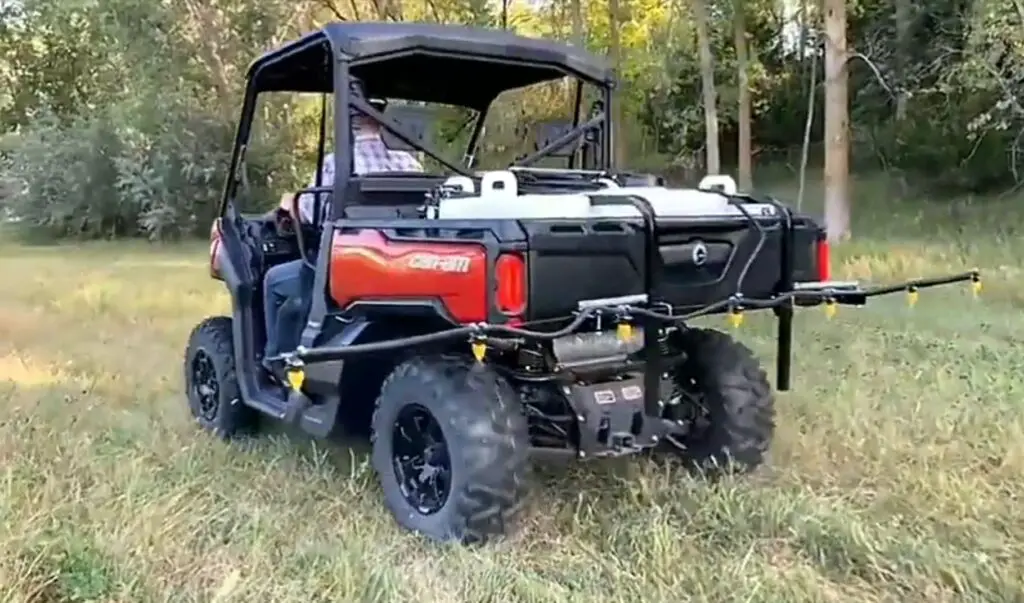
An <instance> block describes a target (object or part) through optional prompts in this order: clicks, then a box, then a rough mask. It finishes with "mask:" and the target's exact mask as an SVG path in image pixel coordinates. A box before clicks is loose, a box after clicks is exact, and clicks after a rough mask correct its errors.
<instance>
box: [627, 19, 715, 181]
mask: <svg viewBox="0 0 1024 603" xmlns="http://www.w3.org/2000/svg"><path fill="white" fill-rule="evenodd" d="M613 1H614V0H613ZM704 2H705V0H693V20H694V23H695V25H696V26H697V46H698V51H699V53H700V80H701V90H702V96H703V97H704V136H705V141H706V151H707V165H706V166H705V171H706V172H707V173H708V174H718V173H720V172H721V171H722V157H721V154H720V153H719V150H718V107H717V104H716V98H717V95H716V93H715V63H714V59H713V58H712V56H711V39H710V38H709V37H708V9H707V6H706V5H705V4H704Z"/></svg>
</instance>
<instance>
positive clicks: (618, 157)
mask: <svg viewBox="0 0 1024 603" xmlns="http://www.w3.org/2000/svg"><path fill="white" fill-rule="evenodd" d="M621 2H622V0H608V23H609V25H610V29H609V36H608V54H609V55H610V56H611V61H612V65H614V66H615V69H616V70H618V71H619V73H621V72H622V41H621V38H620V35H619V28H620V27H621V26H622V22H623V18H622V6H621ZM614 97H615V98H614V106H613V107H612V108H613V109H614V113H613V117H614V125H613V134H612V140H613V141H614V148H613V149H612V153H613V154H614V159H615V163H614V165H616V166H621V165H622V159H623V156H624V155H625V152H624V151H625V146H624V145H625V142H626V141H625V140H623V137H622V125H623V124H622V116H623V115H624V113H623V111H622V94H619V92H618V91H616V92H615V95H614Z"/></svg>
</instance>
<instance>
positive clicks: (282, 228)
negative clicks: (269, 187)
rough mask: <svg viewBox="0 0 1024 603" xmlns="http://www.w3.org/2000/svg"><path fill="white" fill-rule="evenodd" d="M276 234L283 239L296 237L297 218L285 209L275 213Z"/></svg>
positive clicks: (279, 209) (281, 208) (280, 208)
mask: <svg viewBox="0 0 1024 603" xmlns="http://www.w3.org/2000/svg"><path fill="white" fill-rule="evenodd" d="M274 233H275V234H276V235H277V236H279V237H282V238H286V237H292V236H295V218H293V217H292V215H291V212H289V211H288V210H287V209H284V208H283V207H279V208H278V209H277V210H276V211H275V212H274Z"/></svg>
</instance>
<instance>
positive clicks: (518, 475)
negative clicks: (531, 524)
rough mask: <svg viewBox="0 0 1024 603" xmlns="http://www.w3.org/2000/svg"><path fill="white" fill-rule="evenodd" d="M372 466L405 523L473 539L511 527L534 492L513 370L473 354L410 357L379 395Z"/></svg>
mask: <svg viewBox="0 0 1024 603" xmlns="http://www.w3.org/2000/svg"><path fill="white" fill-rule="evenodd" d="M373 466H374V468H375V469H376V471H377V474H378V476H379V478H380V483H381V487H382V489H383V490H384V499H385V502H386V504H387V506H388V508H389V509H390V511H391V512H392V513H393V514H394V516H395V518H396V519H397V521H398V523H399V524H400V525H402V526H403V527H404V528H406V529H409V530H412V531H415V532H419V533H422V534H424V535H426V536H427V537H429V538H431V539H433V540H437V541H455V542H460V543H464V544H475V543H483V542H485V541H487V540H489V539H491V538H493V537H495V536H500V535H503V534H505V533H507V532H508V531H509V530H510V529H511V527H512V526H513V525H514V523H515V520H516V519H517V517H518V515H519V512H520V510H521V508H522V506H523V501H524V498H525V494H526V490H527V479H528V471H529V437H528V434H527V425H526V419H525V417H524V416H523V414H522V411H521V405H520V403H519V399H518V397H517V396H516V393H515V391H514V390H513V389H512V387H511V386H510V385H509V384H508V383H507V382H506V381H505V379H504V378H502V377H501V376H499V375H497V374H496V373H494V372H493V371H492V370H490V369H488V368H487V367H485V366H482V365H474V364H473V363H472V361H466V360H463V359H461V358H448V357H431V358H424V359H415V360H411V361H408V362H405V363H402V364H400V365H398V367H396V368H395V370H394V371H393V372H392V373H391V375H390V376H388V378H387V379H386V380H385V382H384V385H383V386H382V388H381V393H380V397H379V398H378V399H377V404H376V410H375V412H374V415H373Z"/></svg>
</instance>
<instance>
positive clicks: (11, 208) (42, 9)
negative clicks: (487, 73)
mask: <svg viewBox="0 0 1024 603" xmlns="http://www.w3.org/2000/svg"><path fill="white" fill-rule="evenodd" d="M619 4H620V9H621V12H622V18H621V20H620V21H619V22H613V20H612V19H611V18H610V13H609V6H608V0H580V2H578V5H579V7H580V9H581V11H580V12H581V14H582V19H583V21H582V22H581V23H580V25H581V26H582V33H583V40H582V43H584V44H585V45H586V46H587V47H588V48H589V49H590V50H592V51H594V52H598V53H605V52H607V49H608V47H609V44H610V42H611V40H612V34H613V32H614V33H616V34H617V38H618V42H619V44H620V47H621V53H620V54H621V60H622V62H621V63H620V64H619V65H618V66H617V67H618V70H619V73H620V74H621V77H622V79H623V85H622V86H621V95H620V101H621V103H622V105H623V107H624V111H623V114H624V115H623V120H624V121H623V127H622V128H621V131H620V133H621V135H622V139H623V140H624V141H625V145H626V147H627V149H626V150H627V151H628V153H629V157H630V164H631V165H632V166H633V167H643V168H644V169H659V167H663V166H664V164H665V163H666V162H670V163H672V164H673V168H672V169H677V168H682V169H683V170H687V171H694V172H699V171H700V169H701V167H700V166H701V163H702V158H701V157H702V149H703V145H704V140H705V136H704V119H703V113H702V106H701V98H700V73H699V69H698V64H697V51H696V34H695V29H694V27H693V21H692V17H691V15H690V11H689V6H688V4H687V3H686V2H682V1H680V0H671V1H670V2H656V1H654V0H620V2H619ZM791 4H792V5H794V6H790V5H791ZM799 4H802V3H779V2H777V1H776V0H749V1H748V2H745V3H744V10H745V20H746V29H747V43H748V46H749V51H750V64H749V66H748V73H747V77H748V81H749V85H750V87H751V93H752V101H753V119H754V123H753V128H752V130H753V133H754V146H755V148H756V149H759V150H761V151H764V150H767V151H769V154H772V155H775V154H777V153H780V154H786V155H790V156H792V155H793V149H797V148H799V146H800V145H801V143H802V139H803V133H804V122H805V119H806V111H807V95H808V84H809V79H810V69H811V59H810V57H811V55H812V54H813V53H819V54H820V53H821V52H822V50H823V44H824V43H823V42H822V36H821V35H820V28H821V26H820V15H818V14H817V13H818V10H817V8H816V6H817V4H816V3H814V2H809V3H807V9H808V15H807V18H806V19H804V18H802V17H801V16H800V15H794V14H792V11H793V9H794V8H796V5H799ZM573 6H574V2H573V0H550V1H548V2H544V3H540V4H536V3H531V4H528V5H527V4H523V3H512V4H511V5H510V7H509V16H508V23H509V27H511V28H514V29H516V30H518V31H520V32H522V33H526V34H529V35H539V36H545V37H554V38H561V39H566V40H568V39H570V38H571V36H572V35H573V31H574V30H575V27H574V25H573V14H574V9H573ZM732 6H733V5H732V3H731V2H729V1H728V0H716V1H713V2H710V3H709V8H710V17H711V23H710V24H709V31H710V37H711V44H712V51H713V55H714V57H715V82H716V85H717V88H718V96H719V102H718V112H719V123H720V135H721V138H722V145H721V146H722V150H723V154H724V156H723V162H724V164H725V165H726V166H729V165H731V164H733V162H734V155H735V145H734V144H733V143H732V141H734V140H735V138H736V119H737V107H736V103H737V97H738V94H737V82H738V75H737V67H736V55H735V50H734V42H733V40H734V32H733V24H732V18H733V14H732V13H733V11H732ZM1015 7H1016V4H1015V3H1006V2H997V1H996V0H972V1H970V2H968V1H967V0H941V1H940V2H937V3H934V2H933V3H925V4H921V3H911V2H909V0H858V1H857V2H855V3H851V4H850V9H849V17H848V18H849V30H848V39H849V45H850V47H851V49H852V50H853V51H854V53H855V54H854V55H853V56H852V58H851V60H850V63H849V69H850V109H851V112H850V115H851V140H852V148H851V157H852V159H853V165H854V167H855V168H856V169H868V170H875V169H878V168H879V167H881V168H884V169H891V170H896V171H898V173H899V174H901V176H902V177H903V178H904V179H906V180H907V181H908V182H910V183H911V184H913V185H916V186H918V187H921V188H925V189H928V190H930V191H933V192H941V193H943V194H954V195H956V194H962V193H981V192H986V191H991V190H1002V189H1006V188H1009V187H1013V186H1017V185H1018V184H1019V183H1020V181H1021V179H1022V178H1024V176H1022V175H1020V172H1021V171H1022V170H1024V165H1022V160H1021V159H1020V158H1021V157H1022V156H1024V99H1022V98H1021V97H1020V93H1019V91H1020V90H1022V89H1024V22H1022V21H1021V17H1020V15H1019V13H1018V11H1017V10H1016V8H1015ZM338 18H345V19H362V20H368V19H395V18H404V19H409V20H425V21H437V22H447V23H469V24H475V25H490V26H499V25H500V23H501V14H500V7H499V6H496V5H492V4H491V3H487V2H482V1H480V0H433V1H431V2H428V3H403V2H401V1H400V0H388V1H376V0H353V1H351V2H337V1H334V0H298V1H297V2H296V1H294V0H292V1H289V2H281V1H280V0H269V1H268V2H262V3H253V2H252V1H251V0H210V1H208V2H201V1H200V0H171V1H170V2H165V3H156V4H154V3H151V2H144V1H143V0H108V1H105V2H98V1H96V0H22V1H19V2H13V3H12V2H3V1H2V0H0V135H2V136H3V138H0V215H7V214H8V213H9V212H14V213H15V214H16V215H17V216H18V217H20V218H21V219H22V224H23V225H25V226H27V227H29V228H31V229H34V230H36V231H38V232H40V233H42V234H44V235H45V236H48V237H67V236H73V237H114V236H144V237H149V238H159V239H164V238H175V237H181V236H186V235H190V234H192V233H196V232H199V233H201V234H202V233H204V232H205V229H206V224H207V222H208V220H209V218H210V216H212V213H213V211H214V209H215V207H216V205H217V203H218V201H219V196H220V192H221V190H222V189H223V185H224V179H225V177H226V174H225V167H226V165H227V160H228V153H229V152H230V143H231V139H232V134H233V131H234V121H235V119H236V117H237V106H238V102H239V100H240V92H241V88H242V85H243V83H244V82H243V78H244V73H245V70H246V67H247V65H248V64H249V63H250V62H251V61H252V60H253V59H254V58H255V57H256V56H257V55H258V54H259V53H260V52H262V51H264V50H266V49H268V48H271V47H275V46H278V45H280V44H281V43H282V42H284V41H285V40H287V39H291V38H294V37H296V36H297V35H299V34H300V33H301V32H303V31H308V30H310V29H312V28H314V27H317V26H318V25H319V24H321V23H323V22H325V21H328V20H334V19H338ZM801 28H803V29H801ZM801 32H803V33H801ZM801 39H806V40H807V44H806V46H805V47H804V49H803V50H802V51H801V49H800V48H799V46H798V41H799V40H801ZM822 67H823V66H822V64H821V61H820V60H819V61H817V71H818V73H817V74H816V81H817V85H816V86H815V90H814V93H815V94H817V95H818V98H817V99H816V106H817V109H818V110H817V115H816V116H815V120H814V124H813V128H812V132H811V136H812V142H813V143H820V141H821V137H822V120H821V117H822V113H821V109H822V108H823V106H824V98H823V84H822V79H823V78H822V73H821V72H822ZM570 98H571V92H570V90H569V88H567V87H565V86H562V85H560V84H552V85H548V86H539V87H534V88H531V89H529V90H523V91H516V92H510V93H508V94H506V95H505V97H504V98H502V99H501V101H500V102H499V103H498V105H497V106H496V107H495V110H494V111H493V112H492V114H491V115H490V116H489V117H488V122H487V135H486V136H485V138H484V140H483V143H484V145H483V147H482V148H481V150H480V159H481V161H482V162H483V163H481V165H485V164H486V165H501V164H502V162H504V161H507V160H509V159H510V158H512V157H514V156H515V155H517V154H521V153H522V152H524V150H525V146H524V144H525V142H526V141H525V137H524V134H523V133H524V131H526V128H528V126H529V125H530V124H531V123H533V122H535V121H537V120H541V119H548V118H552V117H560V116H562V115H563V114H564V113H565V111H567V109H565V110H563V108H566V107H568V106H569V105H570V103H571V101H570ZM898 107H899V108H898ZM317 115H318V111H317V108H316V104H315V103H312V102H306V101H304V100H295V99H273V100H270V101H267V102H265V103H261V108H260V111H259V116H258V118H257V120H258V121H257V124H256V127H257V128H258V130H259V136H258V140H254V146H253V147H252V148H250V150H249V153H248V161H247V163H248V165H247V170H246V174H247V176H248V180H249V182H250V183H251V185H252V191H251V194H250V195H248V196H247V197H246V199H245V201H246V203H248V204H249V205H251V206H252V207H254V208H255V207H262V206H265V205H266V204H267V203H270V202H272V201H273V200H274V199H276V198H277V197H278V196H279V195H280V194H281V193H282V192H285V191H287V190H289V189H291V188H294V187H295V186H297V183H298V182H300V181H302V182H305V181H307V180H308V179H309V176H310V170H311V165H312V159H313V157H314V156H315V147H316V145H315V138H316V117H317ZM459 121H460V120H459V119H458V117H457V116H456V115H455V114H453V115H451V116H444V117H443V119H442V124H441V130H442V131H441V132H439V134H441V135H442V138H444V139H447V138H449V137H450V136H451V135H454V130H455V126H456V124H457V123H458V122H459ZM449 122H450V123H449ZM465 135H466V133H465V132H462V133H461V134H460V137H461V138H464V137H465ZM440 142H441V141H439V143H440ZM458 142H462V141H461V140H460V141H457V142H453V143H451V144H448V145H443V146H451V147H452V149H453V152H452V157H453V158H457V157H458V155H459V153H460V152H461V149H460V148H458V146H459V145H458ZM797 154H798V153H797ZM766 155H767V154H766Z"/></svg>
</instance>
